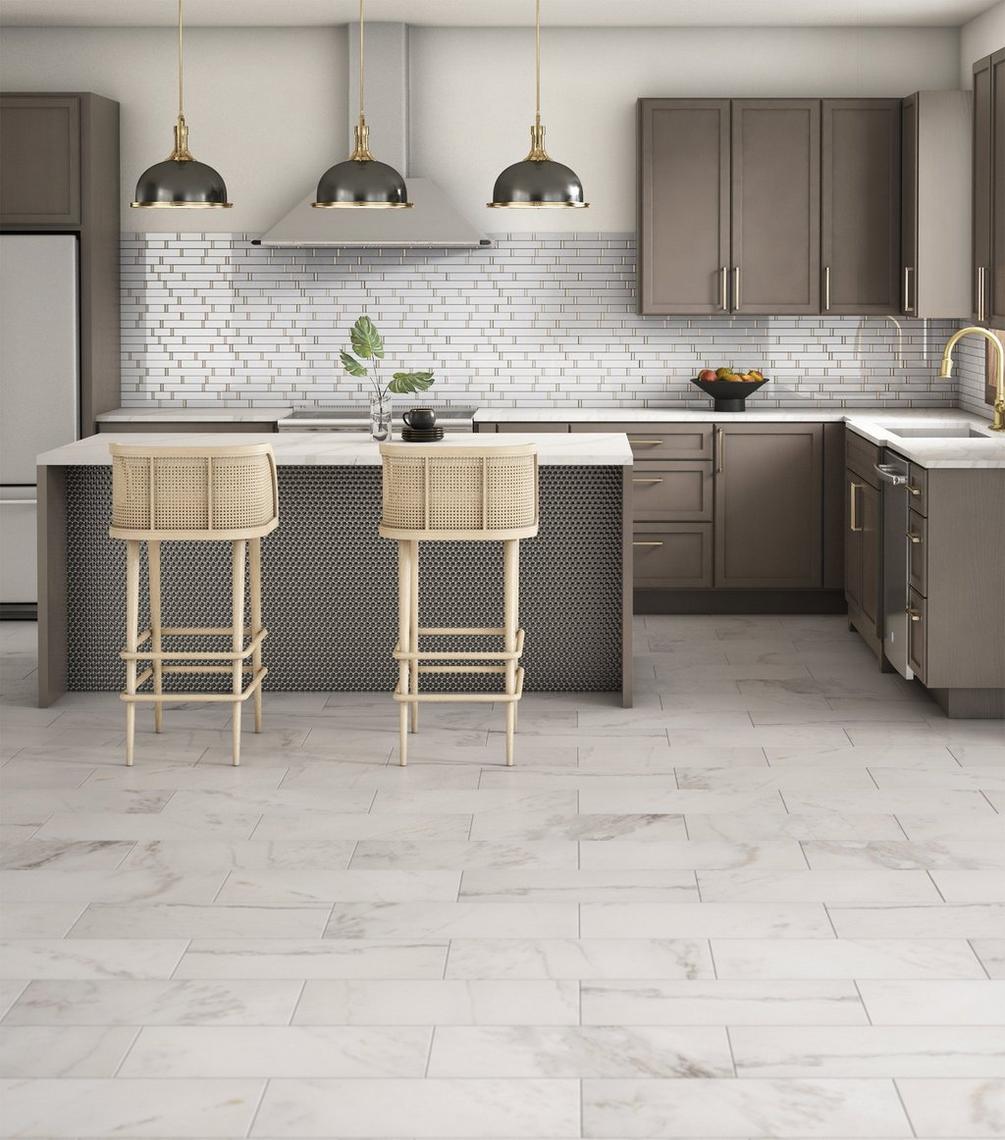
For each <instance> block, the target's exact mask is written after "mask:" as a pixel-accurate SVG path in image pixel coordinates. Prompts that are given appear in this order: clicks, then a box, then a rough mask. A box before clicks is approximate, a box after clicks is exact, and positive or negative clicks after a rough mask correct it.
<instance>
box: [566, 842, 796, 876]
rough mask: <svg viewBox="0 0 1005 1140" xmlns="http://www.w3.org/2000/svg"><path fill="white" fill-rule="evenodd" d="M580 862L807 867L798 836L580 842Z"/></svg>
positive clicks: (628, 866) (599, 865) (601, 866)
mask: <svg viewBox="0 0 1005 1140" xmlns="http://www.w3.org/2000/svg"><path fill="white" fill-rule="evenodd" d="M579 861H580V866H581V867H582V868H583V869H584V870H586V869H589V870H597V871H622V870H640V871H644V870H660V871H681V870H693V871H705V870H731V869H739V868H753V867H758V868H769V867H770V868H774V869H783V870H805V869H806V860H805V859H804V857H803V853H802V850H801V848H800V846H799V844H798V843H797V842H796V841H795V840H791V839H781V840H765V841H764V842H762V843H729V842H727V841H726V840H722V839H707V840H702V839H691V840H681V841H670V842H666V843H633V842H632V841H631V840H630V839H625V840H621V841H619V842H618V843H593V842H589V841H584V842H582V843H580V845H579Z"/></svg>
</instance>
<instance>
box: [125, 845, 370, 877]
mask: <svg viewBox="0 0 1005 1140" xmlns="http://www.w3.org/2000/svg"><path fill="white" fill-rule="evenodd" d="M355 849H356V842H355V840H352V839H343V840H337V839H336V840H323V839H321V840H311V839H305V840H300V839H276V840H269V839H248V840H235V841H228V840H206V841H203V842H201V843H200V842H188V841H187V840H173V839H163V840H159V839H155V840H151V841H150V842H147V843H136V844H132V845H131V850H130V853H129V855H127V856H126V858H125V860H124V861H123V863H122V865H121V869H122V870H123V871H127V870H144V871H152V872H156V873H157V874H160V875H167V876H174V875H189V874H192V873H193V872H205V871H207V870H209V869H212V868H217V869H219V870H222V871H223V872H225V873H226V872H227V871H258V870H267V869H276V870H278V869H280V868H282V869H285V870H290V871H293V870H303V871H344V870H346V869H347V868H348V866H349V860H350V859H351V858H352V855H353V852H354V851H355Z"/></svg>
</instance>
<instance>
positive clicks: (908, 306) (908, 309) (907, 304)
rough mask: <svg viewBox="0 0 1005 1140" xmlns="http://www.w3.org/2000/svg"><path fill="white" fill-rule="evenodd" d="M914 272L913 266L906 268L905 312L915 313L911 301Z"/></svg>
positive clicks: (906, 266)
mask: <svg viewBox="0 0 1005 1140" xmlns="http://www.w3.org/2000/svg"><path fill="white" fill-rule="evenodd" d="M913 272H914V266H913V265H905V266H904V312H905V313H913V312H914V306H913V305H912V304H911V303H910V301H911V274H912V273H913Z"/></svg>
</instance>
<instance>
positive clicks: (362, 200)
mask: <svg viewBox="0 0 1005 1140" xmlns="http://www.w3.org/2000/svg"><path fill="white" fill-rule="evenodd" d="M311 205H312V206H314V207H315V208H317V209H319V210H336V209H338V210H341V209H369V210H403V209H409V208H410V207H411V205H412V203H411V202H409V200H408V187H407V186H406V185H405V180H404V178H402V177H401V175H400V174H399V173H398V172H397V170H395V169H394V167H393V166H388V164H387V163H386V162H378V161H377V160H376V159H375V158H374V157H373V155H372V154H371V153H370V128H369V127H368V126H367V125H366V117H365V116H364V114H363V0H359V122H358V123H357V124H356V126H355V127H354V128H353V148H352V154H350V155H349V157H348V158H347V159H345V160H344V161H343V162H336V163H335V165H334V166H329V167H328V169H327V170H326V171H325V172H324V174H322V175H321V178H320V179H319V180H318V189H317V193H316V194H315V200H314V201H313V202H312V203H311Z"/></svg>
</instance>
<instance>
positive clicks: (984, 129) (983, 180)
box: [973, 56, 991, 321]
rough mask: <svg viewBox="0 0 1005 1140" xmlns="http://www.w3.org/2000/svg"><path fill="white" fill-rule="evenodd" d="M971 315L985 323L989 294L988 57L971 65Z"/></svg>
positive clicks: (989, 156) (989, 161)
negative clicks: (972, 122) (972, 76)
mask: <svg viewBox="0 0 1005 1140" xmlns="http://www.w3.org/2000/svg"><path fill="white" fill-rule="evenodd" d="M973 156H974V157H973V273H974V278H973V315H974V319H975V320H978V321H984V320H986V319H987V316H988V313H989V312H990V307H989V300H990V297H989V294H990V291H991V278H990V273H991V56H985V58H984V59H981V60H978V61H977V63H975V64H974V135H973Z"/></svg>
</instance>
